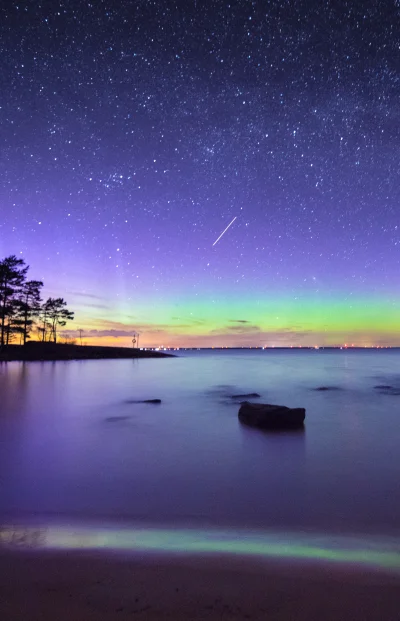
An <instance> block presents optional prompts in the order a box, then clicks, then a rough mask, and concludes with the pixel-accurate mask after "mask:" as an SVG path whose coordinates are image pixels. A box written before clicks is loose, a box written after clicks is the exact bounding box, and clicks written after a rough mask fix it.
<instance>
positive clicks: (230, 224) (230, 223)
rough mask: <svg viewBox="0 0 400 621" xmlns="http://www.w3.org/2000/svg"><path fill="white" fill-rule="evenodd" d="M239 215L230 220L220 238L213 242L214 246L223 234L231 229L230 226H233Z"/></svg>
mask: <svg viewBox="0 0 400 621" xmlns="http://www.w3.org/2000/svg"><path fill="white" fill-rule="evenodd" d="M236 218H237V216H235V217H234V218H233V220H232V222H229V224H228V226H227V227H226V229H224V230H223V231H222V233H221V235H220V236H219V237H218V239H216V240H215V242H214V243H213V246H215V244H216V243H217V242H219V240H220V239H221V237H222V235H224V233H226V231H227V230H228V229H229V227H230V226H232V224H233V223H234V222H235V220H236Z"/></svg>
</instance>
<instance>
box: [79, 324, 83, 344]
mask: <svg viewBox="0 0 400 621" xmlns="http://www.w3.org/2000/svg"><path fill="white" fill-rule="evenodd" d="M78 332H79V340H80V342H81V347H82V332H83V330H82V328H79V330H78Z"/></svg>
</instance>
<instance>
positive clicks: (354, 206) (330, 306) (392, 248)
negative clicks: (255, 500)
mask: <svg viewBox="0 0 400 621" xmlns="http://www.w3.org/2000/svg"><path fill="white" fill-rule="evenodd" d="M399 11H400V8H399V3H398V2H394V1H393V2H389V3H377V2H371V1H369V0H366V1H365V2H359V3H354V2H351V1H350V0H339V1H338V2H335V3H332V2H330V1H329V0H322V1H320V0H318V1H317V0H307V1H306V0H304V1H303V0H300V1H298V2H291V0H288V1H286V2H269V1H267V2H266V1H265V0H255V1H254V2H251V3H249V2H243V1H242V0H233V1H231V2H230V3H228V4H227V3H209V4H206V5H202V4H201V3H196V2H194V3H193V2H187V1H186V0H185V1H183V0H182V1H181V0H176V2H174V3H168V2H167V3H160V2H151V1H150V2H140V3H137V2H130V1H126V0H124V1H119V0H115V1H114V2H113V3H109V6H107V5H106V4H104V3H103V2H100V3H89V4H88V3H82V2H79V0H71V1H70V2H68V3H66V4H59V5H58V4H57V3H55V4H54V3H44V4H41V3H39V4H38V3H33V2H30V0H26V1H23V2H19V3H17V4H15V3H8V4H7V6H6V7H5V8H4V10H3V13H2V19H1V20H0V41H2V46H3V47H2V54H1V56H0V63H1V72H0V75H1V76H2V80H3V88H2V91H1V92H2V100H1V102H0V130H1V136H2V149H1V160H0V166H1V177H0V179H1V180H0V256H1V257H5V256H7V255H9V254H17V255H20V256H22V257H24V258H25V260H26V262H27V263H28V264H29V265H30V266H31V271H30V277H31V278H35V279H42V280H43V281H44V282H45V291H44V295H45V297H47V296H54V297H57V296H63V297H65V298H66V300H67V302H68V306H69V307H70V308H71V310H74V311H75V317H76V320H75V321H74V323H73V324H72V325H71V326H70V327H69V329H67V331H66V333H68V334H69V335H70V336H73V337H78V335H79V329H83V334H84V341H85V342H86V343H90V344H120V345H126V346H131V345H132V334H133V333H134V332H139V333H140V344H141V346H144V347H145V346H161V345H163V346H171V347H177V346H180V347H182V346H207V347H210V346H279V345H283V346H290V345H293V346H296V345H309V346H314V345H319V346H322V345H343V344H344V343H348V344H354V345H358V346H374V345H400V293H399V291H400V287H399V284H400V280H399V274H400V269H399V268H400V265H399V264H400V255H399V252H400V222H399V220H400V217H399V200H400V183H399V182H398V170H397V162H398V156H399V144H400V140H399V127H400V116H399V115H400V109H399V104H398V71H397V59H398V30H399V23H400V20H399V17H400V14H399ZM233 218H237V219H236V221H235V225H234V226H232V227H231V228H230V229H229V232H228V233H227V234H226V235H223V236H222V237H220V238H219V241H218V243H217V244H215V242H214V240H215V239H216V238H217V236H218V235H220V233H221V231H222V230H223V229H224V227H226V223H228V222H233V220H232V219H233ZM229 226H230V225H229ZM225 230H226V229H225ZM213 242H214V244H215V245H213Z"/></svg>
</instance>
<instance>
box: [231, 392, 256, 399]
mask: <svg viewBox="0 0 400 621" xmlns="http://www.w3.org/2000/svg"><path fill="white" fill-rule="evenodd" d="M258 397H261V395H259V394H258V392H247V393H246V394H244V395H231V399H257V398H258Z"/></svg>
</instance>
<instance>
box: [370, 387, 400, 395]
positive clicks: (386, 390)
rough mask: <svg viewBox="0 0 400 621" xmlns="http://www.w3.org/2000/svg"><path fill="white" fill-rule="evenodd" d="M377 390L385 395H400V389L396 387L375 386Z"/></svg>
mask: <svg viewBox="0 0 400 621" xmlns="http://www.w3.org/2000/svg"><path fill="white" fill-rule="evenodd" d="M374 388H376V390H379V392H381V393H382V394H383V395H396V396H399V395H400V388H395V387H394V386H386V385H385V384H382V385H378V386H374Z"/></svg>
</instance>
